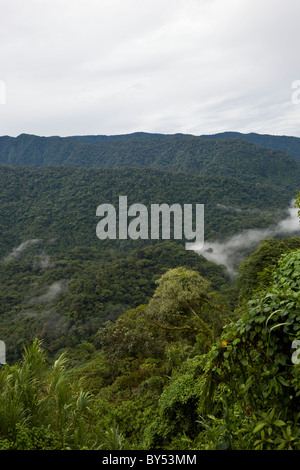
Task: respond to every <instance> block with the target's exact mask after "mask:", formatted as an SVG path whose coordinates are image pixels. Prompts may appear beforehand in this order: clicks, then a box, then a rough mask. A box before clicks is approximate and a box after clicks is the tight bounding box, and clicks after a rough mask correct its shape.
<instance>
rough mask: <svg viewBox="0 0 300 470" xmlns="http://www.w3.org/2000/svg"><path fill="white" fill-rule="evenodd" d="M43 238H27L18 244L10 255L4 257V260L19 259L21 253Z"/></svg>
mask: <svg viewBox="0 0 300 470" xmlns="http://www.w3.org/2000/svg"><path fill="white" fill-rule="evenodd" d="M40 241H41V240H39V239H37V238H32V239H30V240H26V241H25V242H23V243H21V244H20V245H18V246H16V247H15V248H14V249H13V250H12V251H11V253H9V255H7V256H6V257H5V258H4V259H3V262H4V263H6V262H8V261H13V260H15V259H17V258H18V257H19V256H20V255H21V253H22V252H23V251H24V250H26V248H28V247H29V246H31V245H35V244H37V243H40Z"/></svg>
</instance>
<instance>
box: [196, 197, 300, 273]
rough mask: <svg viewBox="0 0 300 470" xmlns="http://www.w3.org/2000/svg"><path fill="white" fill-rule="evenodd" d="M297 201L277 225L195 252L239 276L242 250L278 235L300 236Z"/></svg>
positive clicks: (246, 233) (240, 235)
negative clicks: (238, 270) (238, 267)
mask: <svg viewBox="0 0 300 470" xmlns="http://www.w3.org/2000/svg"><path fill="white" fill-rule="evenodd" d="M294 204H295V201H294V200H293V201H292V202H291V205H290V207H289V208H288V217H286V218H285V219H283V220H281V221H279V222H278V223H277V224H276V225H274V226H272V227H269V228H266V229H250V230H244V231H243V232H241V233H239V234H237V235H234V236H233V237H232V238H229V239H228V240H225V241H224V242H207V243H204V246H203V249H202V250H196V249H195V251H196V252H197V253H199V254H201V255H202V256H204V258H206V259H207V260H208V261H212V262H213V263H216V264H219V265H223V266H224V267H225V269H226V270H227V272H228V274H229V275H230V276H232V277H235V276H236V275H237V268H236V266H237V264H238V262H240V261H241V260H242V250H244V249H248V248H254V247H255V246H257V245H258V243H259V242H260V241H261V240H263V239H265V238H269V237H275V236H277V235H286V236H289V235H290V234H295V235H298V236H300V224H299V219H298V210H297V209H295V207H294Z"/></svg>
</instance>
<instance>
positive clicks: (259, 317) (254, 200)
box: [0, 133, 300, 452]
mask: <svg viewBox="0 0 300 470" xmlns="http://www.w3.org/2000/svg"><path fill="white" fill-rule="evenodd" d="M299 145H300V144H299V139H296V138H290V141H289V140H288V138H282V139H280V137H277V136H259V135H254V134H253V135H248V136H243V135H239V134H233V133H228V134H226V133H225V134H222V135H215V136H210V137H208V136H202V137H196V136H190V135H181V134H176V135H157V134H153V135H152V134H144V133H136V134H131V135H124V136H115V137H114V136H109V137H107V136H73V137H68V138H59V137H49V138H46V137H43V138H42V137H38V136H33V135H26V134H22V135H20V136H19V137H16V138H10V137H7V136H4V137H1V138H0V162H1V163H0V188H1V191H0V235H1V236H0V339H1V343H0V344H1V348H2V349H1V356H0V358H1V361H0V362H1V364H0V449H1V450H105V451H129V450H130V451H139V450H162V451H166V452H167V451H170V450H177V451H186V452H189V451H203V450H300V410H299V398H300V368H299V367H300V350H299V349H300V348H299V343H300V222H299V211H300V193H299V191H300V163H299V154H300V152H299V151H298V149H300V146H299ZM298 152H299V153H298ZM123 195H127V198H128V204H129V205H133V204H135V205H138V206H139V208H141V206H143V207H145V208H147V207H150V205H152V204H156V205H162V204H166V205H169V206H172V205H173V204H177V205H180V206H181V207H184V205H185V204H189V205H192V207H196V205H197V204H198V205H200V204H203V205H204V244H203V247H202V248H201V249H199V250H187V249H186V247H185V240H184V239H182V238H181V237H177V238H176V237H172V236H171V237H170V238H169V239H163V238H157V237H156V238H153V239H152V238H151V237H150V238H148V237H138V236H134V237H129V238H127V237H126V239H125V238H124V237H123V238H122V237H116V238H115V239H111V238H109V237H106V238H105V237H102V239H101V240H99V238H98V237H97V236H96V226H97V223H99V217H97V215H96V209H97V207H99V205H105V204H107V203H110V204H111V205H112V206H114V207H117V206H118V203H119V197H120V196H123ZM103 207H104V206H102V209H103ZM104 208H105V207H104ZM98 215H99V214H98ZM101 215H102V216H103V215H104V212H103V213H102V214H101ZM130 215H133V216H134V215H136V212H135V213H134V214H133V213H131V214H130ZM115 216H116V217H115V223H119V222H120V214H118V213H116V214H115ZM135 222H136V223H137V219H136V220H135ZM174 223H175V221H173V222H172V221H171V228H172V229H174ZM151 225H152V221H151V220H149V229H151ZM198 229H199V227H198ZM134 232H135V234H137V233H138V230H136V227H135V230H134ZM170 233H173V231H171V232H170ZM193 233H194V235H195V232H193ZM197 233H198V232H197ZM4 346H5V354H4V350H3V349H4V348H3V347H4ZM4 356H5V360H3V359H4Z"/></svg>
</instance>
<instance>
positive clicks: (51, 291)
mask: <svg viewBox="0 0 300 470" xmlns="http://www.w3.org/2000/svg"><path fill="white" fill-rule="evenodd" d="M68 286H69V281H68V280H66V279H63V280H60V281H56V282H53V284H51V285H49V286H47V291H46V293H45V294H43V295H40V296H39V297H35V298H34V299H31V301H30V304H45V303H50V302H54V301H55V300H56V297H57V296H58V295H60V294H62V293H63V292H65V291H66V290H67V288H68Z"/></svg>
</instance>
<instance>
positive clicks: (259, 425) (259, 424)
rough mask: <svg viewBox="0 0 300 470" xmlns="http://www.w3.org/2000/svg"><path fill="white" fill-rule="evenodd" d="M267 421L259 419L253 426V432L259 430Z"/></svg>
mask: <svg viewBox="0 0 300 470" xmlns="http://www.w3.org/2000/svg"><path fill="white" fill-rule="evenodd" d="M266 424H267V423H266V422H265V421H260V422H259V423H258V424H257V425H256V426H255V428H254V430H253V434H255V433H256V432H258V431H260V430H261V429H262V428H263V427H264V426H265V425H266Z"/></svg>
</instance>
